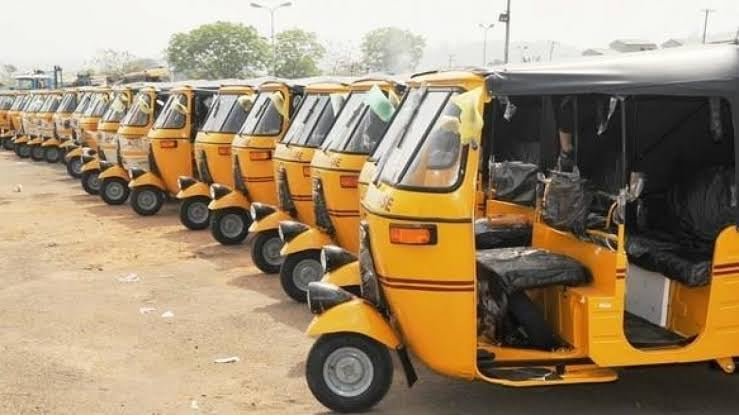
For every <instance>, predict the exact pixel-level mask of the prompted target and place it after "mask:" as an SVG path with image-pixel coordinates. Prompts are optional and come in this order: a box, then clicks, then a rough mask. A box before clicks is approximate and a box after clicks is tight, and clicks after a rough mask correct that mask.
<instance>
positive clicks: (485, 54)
mask: <svg viewBox="0 0 739 416" xmlns="http://www.w3.org/2000/svg"><path fill="white" fill-rule="evenodd" d="M478 26H480V29H482V33H483V37H482V66H483V67H485V66H487V64H488V31H489V30H490V29H492V28H494V27H495V23H488V24H482V23H480V24H479V25H478Z"/></svg>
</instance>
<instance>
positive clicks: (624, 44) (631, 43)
mask: <svg viewBox="0 0 739 416" xmlns="http://www.w3.org/2000/svg"><path fill="white" fill-rule="evenodd" d="M608 47H609V48H611V49H613V50H615V51H618V52H641V51H651V50H654V49H657V44H656V43H654V42H649V41H647V40H642V39H616V40H614V41H613V42H611V43H610V44H609V45H608Z"/></svg>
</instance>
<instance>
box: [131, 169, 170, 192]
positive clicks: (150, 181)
mask: <svg viewBox="0 0 739 416" xmlns="http://www.w3.org/2000/svg"><path fill="white" fill-rule="evenodd" d="M141 186H153V187H155V188H158V189H162V190H164V189H166V184H165V183H164V182H162V179H161V178H160V177H159V176H157V175H154V174H153V173H151V172H146V173H144V174H143V175H141V176H139V177H138V178H136V179H131V181H130V182H128V187H129V188H131V189H135V188H138V187H141Z"/></svg>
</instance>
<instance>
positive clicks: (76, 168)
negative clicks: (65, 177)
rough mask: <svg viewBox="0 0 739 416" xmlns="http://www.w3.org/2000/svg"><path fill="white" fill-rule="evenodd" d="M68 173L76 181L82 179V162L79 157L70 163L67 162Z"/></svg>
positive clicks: (70, 160)
mask: <svg viewBox="0 0 739 416" xmlns="http://www.w3.org/2000/svg"><path fill="white" fill-rule="evenodd" d="M67 173H68V174H69V176H71V177H73V178H75V179H79V178H81V177H82V160H81V159H80V158H79V157H73V158H71V159H69V162H67Z"/></svg>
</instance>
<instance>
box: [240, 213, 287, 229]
mask: <svg viewBox="0 0 739 416" xmlns="http://www.w3.org/2000/svg"><path fill="white" fill-rule="evenodd" d="M292 219H293V217H291V216H290V214H288V213H287V212H285V211H282V210H280V209H278V210H277V211H275V212H273V213H271V214H269V215H267V216H266V217H264V218H262V219H261V220H259V221H254V222H252V223H251V226H250V227H249V232H250V233H259V232H262V231H269V230H276V229H277V227H279V226H280V222H281V221H286V220H292Z"/></svg>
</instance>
